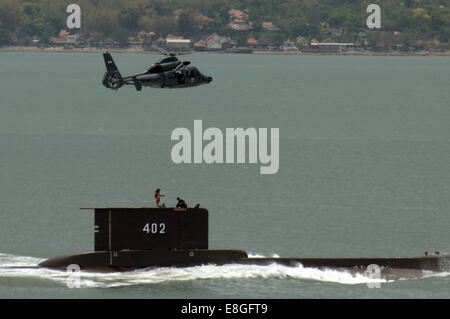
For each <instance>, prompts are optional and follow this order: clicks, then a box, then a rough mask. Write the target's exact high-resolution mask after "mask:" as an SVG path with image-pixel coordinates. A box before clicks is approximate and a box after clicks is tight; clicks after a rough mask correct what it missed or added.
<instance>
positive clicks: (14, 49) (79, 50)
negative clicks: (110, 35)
mask: <svg viewBox="0 0 450 319" xmlns="http://www.w3.org/2000/svg"><path fill="white" fill-rule="evenodd" d="M104 51H109V52H114V53H149V54H157V52H153V51H146V50H144V49H133V48H126V49H121V48H74V49H64V48H37V47H15V46H12V47H0V53H1V52H10V53H11V52H17V53H27V52H32V53H101V52H104ZM192 53H193V54H194V53H201V54H217V53H224V52H217V53H216V52H198V51H192ZM225 54H255V55H286V56H311V55H336V56H411V57H414V56H418V57H419V56H450V51H442V52H435V51H419V52H399V51H388V52H374V51H348V52H340V53H338V52H330V53H323V52H317V53H315V52H301V51H299V52H293V51H265V50H253V53H231V52H230V53H225Z"/></svg>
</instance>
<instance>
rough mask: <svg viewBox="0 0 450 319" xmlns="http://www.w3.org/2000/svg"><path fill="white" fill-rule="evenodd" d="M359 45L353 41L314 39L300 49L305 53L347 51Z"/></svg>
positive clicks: (353, 49)
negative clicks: (306, 46) (307, 45)
mask: <svg viewBox="0 0 450 319" xmlns="http://www.w3.org/2000/svg"><path fill="white" fill-rule="evenodd" d="M359 47H360V46H359V45H357V44H355V43H353V42H348V43H347V42H333V41H331V40H324V41H323V42H319V41H317V40H315V39H313V40H311V43H310V45H309V47H308V48H304V49H303V50H302V51H303V52H305V53H343V52H348V51H355V50H357V49H358V48H359Z"/></svg>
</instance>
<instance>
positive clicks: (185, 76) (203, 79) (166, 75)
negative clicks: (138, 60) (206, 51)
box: [102, 51, 213, 91]
mask: <svg viewBox="0 0 450 319" xmlns="http://www.w3.org/2000/svg"><path fill="white" fill-rule="evenodd" d="M163 54H164V55H165V57H164V58H162V59H161V60H160V61H159V62H157V63H155V64H152V65H151V66H150V67H149V68H148V69H147V70H146V71H145V72H143V73H139V74H136V75H130V76H126V77H122V75H121V74H120V72H119V69H118V68H117V66H116V63H115V62H114V60H113V58H112V56H111V54H110V53H109V52H105V53H103V59H104V60H105V65H106V73H105V75H104V76H103V81H102V84H103V86H105V87H106V88H108V89H112V90H118V89H120V88H121V87H122V86H124V85H133V86H134V87H135V88H136V91H141V90H142V88H143V87H152V88H170V89H176V88H190V87H195V86H199V85H203V84H208V83H211V81H212V80H213V79H212V77H210V76H206V75H203V74H202V73H201V72H200V71H199V70H198V69H197V68H196V67H194V66H193V65H191V62H189V61H180V60H178V58H177V56H178V55H180V54H176V53H173V52H166V51H164V53H163Z"/></svg>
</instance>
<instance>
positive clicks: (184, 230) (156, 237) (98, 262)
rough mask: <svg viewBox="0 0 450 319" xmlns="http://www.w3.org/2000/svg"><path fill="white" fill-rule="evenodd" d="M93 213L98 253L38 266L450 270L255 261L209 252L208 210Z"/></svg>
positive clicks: (430, 261)
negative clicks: (277, 265) (220, 266)
mask: <svg viewBox="0 0 450 319" xmlns="http://www.w3.org/2000/svg"><path fill="white" fill-rule="evenodd" d="M82 210H88V211H93V212H94V214H95V217H94V223H95V225H94V246H95V247H94V251H93V252H88V253H83V254H78V255H70V256H62V257H56V258H50V259H48V260H46V261H44V262H42V263H40V264H39V265H38V267H44V268H50V269H56V270H63V271H65V270H66V269H67V267H69V266H70V265H77V266H78V267H79V268H80V269H81V271H86V272H123V271H133V270H138V269H143V268H151V267H191V266H200V265H211V264H212V265H226V264H243V265H270V264H279V265H284V266H292V267H297V266H299V265H301V266H303V267H305V268H318V269H334V270H344V271H345V270H348V271H350V272H352V273H362V274H367V270H368V269H371V267H372V268H373V266H374V265H375V266H376V267H378V269H379V270H380V276H381V277H380V278H383V279H384V278H386V279H390V278H406V277H420V276H422V275H423V273H424V272H427V271H429V272H443V271H449V270H450V255H438V254H435V255H428V254H427V255H425V256H420V257H385V258H379V257H377V258H252V257H249V256H248V254H247V253H246V252H245V251H242V250H214V249H209V242H208V241H209V227H208V224H209V212H208V210H207V209H205V208H200V207H196V208H82Z"/></svg>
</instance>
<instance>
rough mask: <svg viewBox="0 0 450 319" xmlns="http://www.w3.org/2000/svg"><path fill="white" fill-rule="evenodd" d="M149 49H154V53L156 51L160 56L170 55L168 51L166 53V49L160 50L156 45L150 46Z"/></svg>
mask: <svg viewBox="0 0 450 319" xmlns="http://www.w3.org/2000/svg"><path fill="white" fill-rule="evenodd" d="M150 47H151V48H152V49H154V50H155V51H158V52H159V53H161V54H164V55H169V54H170V52H169V51H167V50H166V49H163V48H161V47H160V46H158V45H156V44H152V45H151V46H150Z"/></svg>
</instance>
